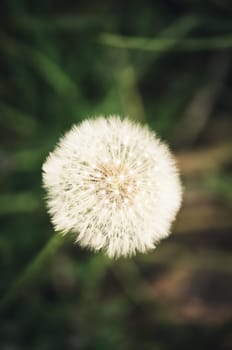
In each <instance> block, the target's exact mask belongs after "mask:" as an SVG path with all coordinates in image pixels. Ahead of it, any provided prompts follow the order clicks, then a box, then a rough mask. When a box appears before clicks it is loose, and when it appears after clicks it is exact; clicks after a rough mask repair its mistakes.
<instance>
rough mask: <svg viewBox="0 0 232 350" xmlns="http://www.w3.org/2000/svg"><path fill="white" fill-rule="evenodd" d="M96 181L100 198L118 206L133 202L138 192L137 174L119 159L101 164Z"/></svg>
mask: <svg viewBox="0 0 232 350" xmlns="http://www.w3.org/2000/svg"><path fill="white" fill-rule="evenodd" d="M94 182H95V185H96V194H97V195H98V196H99V197H100V199H102V200H105V201H106V202H108V203H115V204H116V205H117V206H121V205H122V204H129V203H132V201H133V198H134V197H135V194H136V192H137V184H136V179H135V176H134V175H133V174H131V172H130V171H129V169H128V168H127V167H126V165H125V164H123V163H121V162H119V161H116V162H109V163H107V164H105V163H101V164H99V165H98V166H97V170H96V176H95V178H94Z"/></svg>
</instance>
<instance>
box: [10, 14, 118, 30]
mask: <svg viewBox="0 0 232 350" xmlns="http://www.w3.org/2000/svg"><path fill="white" fill-rule="evenodd" d="M107 19H108V22H109V23H112V17H109V16H107ZM105 20H106V17H105V16H103V15H82V16H75V15H74V16H72V15H67V16H65V15H63V16H49V17H33V16H18V17H15V18H13V19H12V21H13V22H14V23H15V24H16V26H17V27H18V28H20V29H25V30H62V31H79V30H86V29H88V30H89V29H93V28H95V27H98V28H99V25H101V24H102V23H104V24H105ZM103 21H104V22H103Z"/></svg>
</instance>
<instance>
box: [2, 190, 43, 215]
mask: <svg viewBox="0 0 232 350" xmlns="http://www.w3.org/2000/svg"><path fill="white" fill-rule="evenodd" d="M39 207H40V200H39V199H38V198H37V197H36V196H35V195H34V194H33V193H31V192H22V193H14V194H1V197H0V214H1V215H3V214H15V213H30V212H33V211H34V210H36V209H38V208H39Z"/></svg>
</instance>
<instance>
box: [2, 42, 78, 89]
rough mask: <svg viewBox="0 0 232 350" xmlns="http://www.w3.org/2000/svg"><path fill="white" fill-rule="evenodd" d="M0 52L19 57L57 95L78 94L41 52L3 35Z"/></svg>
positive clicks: (73, 84)
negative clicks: (40, 76) (39, 75)
mask: <svg viewBox="0 0 232 350" xmlns="http://www.w3.org/2000/svg"><path fill="white" fill-rule="evenodd" d="M0 50H2V51H6V53H7V54H11V55H13V56H15V57H19V58H20V59H22V60H23V61H26V62H27V64H29V65H31V66H33V67H34V69H35V70H36V71H37V72H39V73H40V74H41V75H42V76H43V78H44V79H45V80H46V81H47V83H48V84H49V85H50V86H51V87H52V88H53V89H54V90H55V91H56V92H57V93H58V94H70V93H73V94H76V93H79V90H78V88H77V86H76V84H75V83H74V81H73V80H72V79H71V77H69V75H68V74H67V73H66V72H64V70H63V69H62V68H61V67H60V66H59V65H58V64H57V63H56V62H54V61H53V60H52V59H51V58H50V57H49V56H48V55H46V54H44V53H43V52H41V51H38V50H37V49H34V48H31V47H30V46H26V45H23V44H21V43H19V42H17V41H16V40H14V39H12V38H10V37H6V36H4V35H1V36H0Z"/></svg>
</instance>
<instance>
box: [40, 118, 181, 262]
mask: <svg viewBox="0 0 232 350" xmlns="http://www.w3.org/2000/svg"><path fill="white" fill-rule="evenodd" d="M43 184H44V187H45V189H46V191H47V206H48V210H49V213H50V216H51V220H52V222H53V224H54V228H55V230H57V231H61V232H63V233H67V232H74V233H76V235H77V239H76V240H77V242H79V244H80V245H81V246H83V247H89V248H90V249H93V250H96V251H97V250H99V249H103V250H104V251H105V252H106V253H107V254H108V255H109V256H110V257H116V258H117V257H119V256H130V255H133V254H135V253H136V252H146V251H148V250H150V249H152V248H155V246H156V245H157V243H158V242H159V241H160V240H161V239H163V238H165V237H166V236H168V234H169V233H170V226H171V223H172V222H173V220H174V218H175V216H176V213H177V211H178V209H179V207H180V204H181V197H182V195H181V194H182V190H181V184H180V179H179V175H178V171H177V168H176V164H175V161H174V158H173V156H172V155H171V153H170V151H169V149H168V147H167V146H166V145H165V144H164V143H162V142H160V140H159V139H158V137H157V136H156V134H155V133H154V132H152V131H149V129H148V128H146V127H142V126H140V125H138V124H135V123H133V122H132V121H130V120H129V119H124V120H122V119H120V118H119V117H117V116H110V117H108V118H103V117H98V118H96V119H90V120H85V121H83V122H82V123H81V124H80V125H75V126H73V128H72V129H71V130H70V131H68V132H67V133H66V134H65V135H64V137H62V138H61V140H60V142H59V144H58V145H57V146H56V148H55V150H54V151H53V152H52V153H50V154H49V156H48V158H47V160H46V161H45V163H44V165H43Z"/></svg>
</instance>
